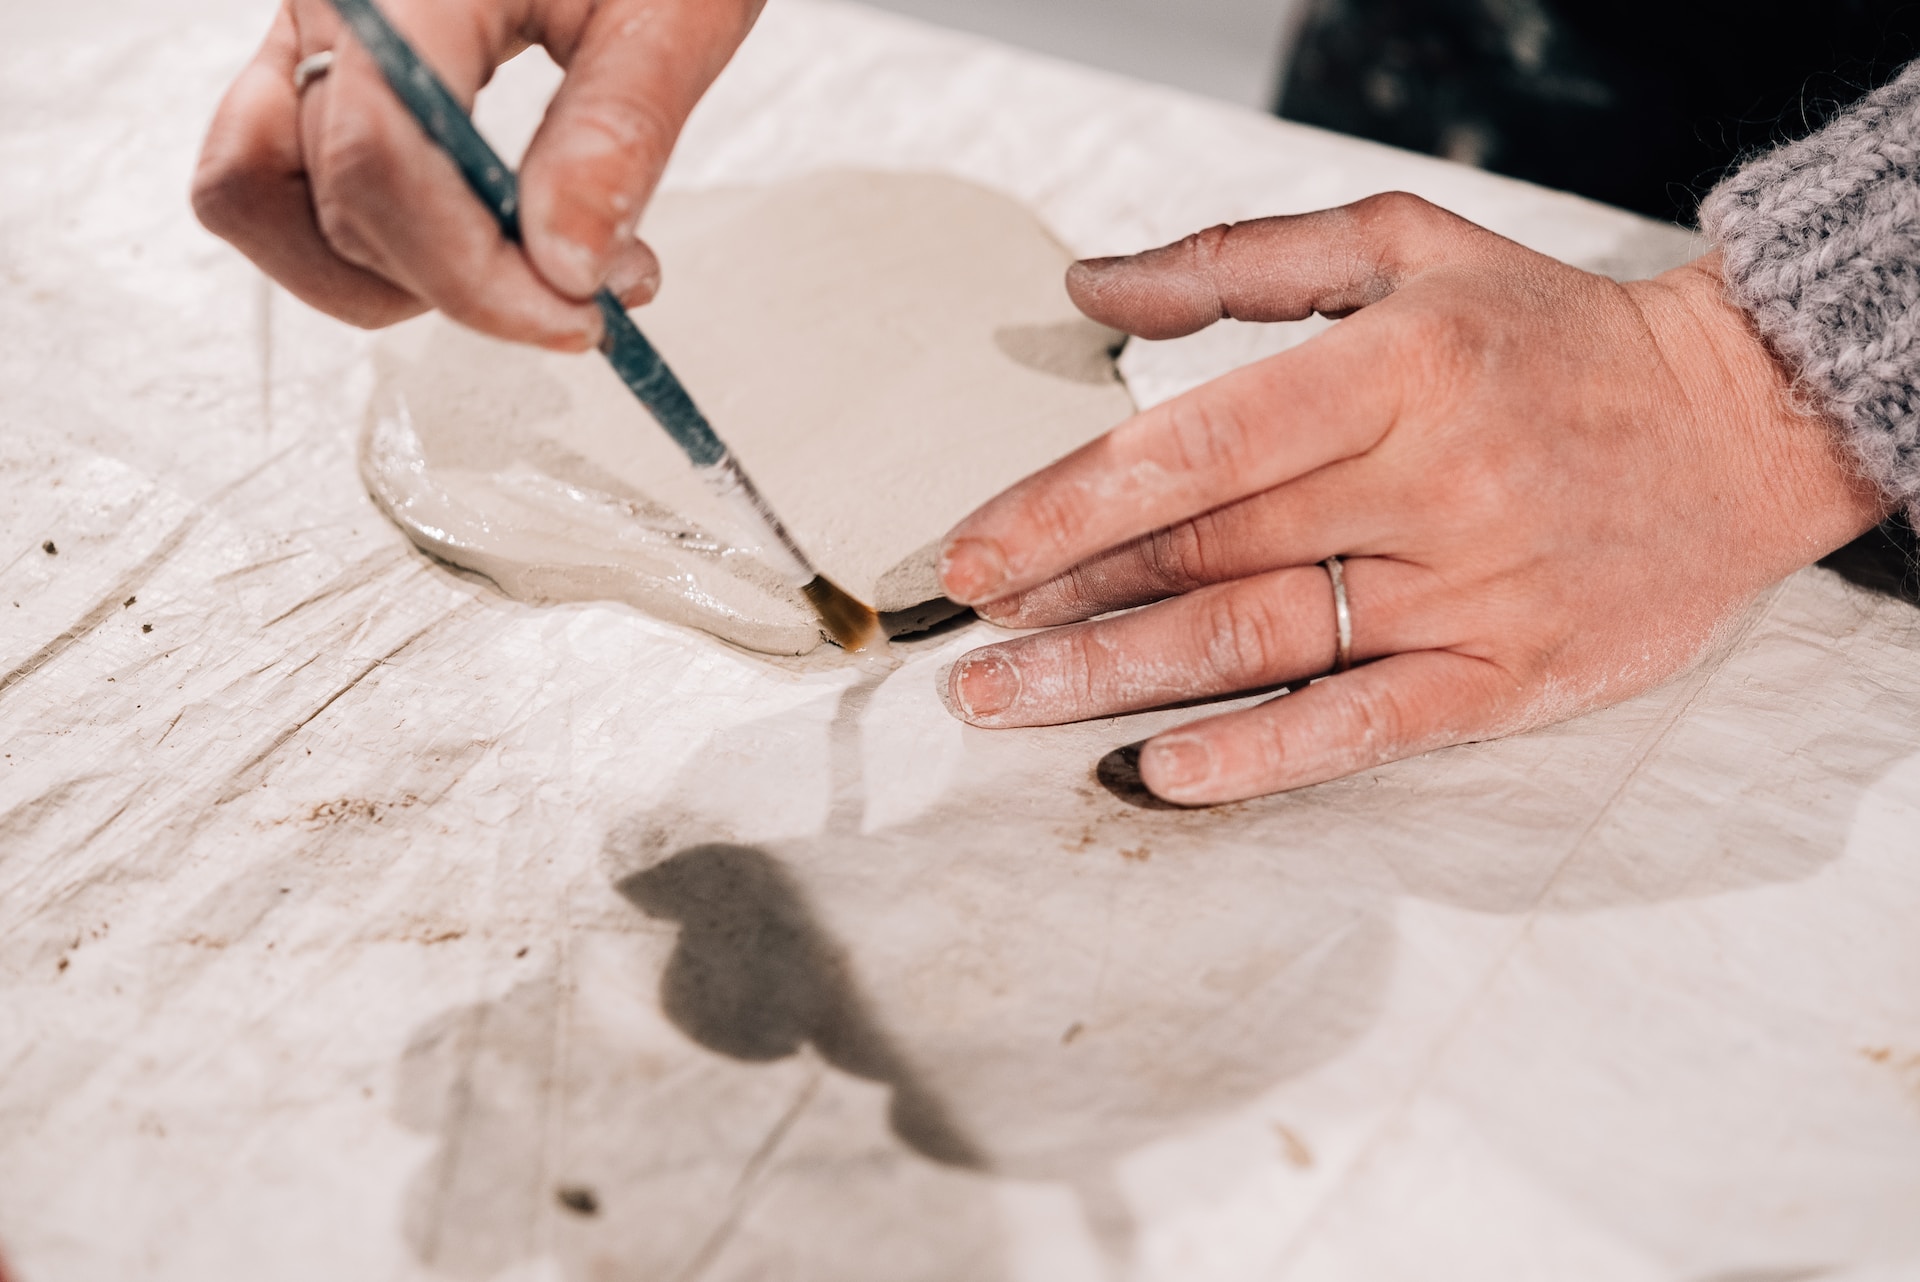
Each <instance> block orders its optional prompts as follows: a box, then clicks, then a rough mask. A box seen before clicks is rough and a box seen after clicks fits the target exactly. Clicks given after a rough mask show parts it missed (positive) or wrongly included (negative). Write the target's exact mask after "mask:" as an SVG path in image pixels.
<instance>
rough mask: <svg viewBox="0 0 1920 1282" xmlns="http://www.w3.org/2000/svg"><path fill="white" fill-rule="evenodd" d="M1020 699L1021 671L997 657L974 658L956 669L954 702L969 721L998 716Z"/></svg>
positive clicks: (964, 661)
mask: <svg viewBox="0 0 1920 1282" xmlns="http://www.w3.org/2000/svg"><path fill="white" fill-rule="evenodd" d="M1019 697H1020V669H1018V668H1016V667H1014V666H1013V664H1012V663H1010V662H1009V661H1008V660H1006V659H1004V658H1002V657H1001V656H999V655H997V654H970V655H968V656H967V657H966V658H964V659H962V660H960V662H959V663H957V664H955V665H954V667H953V698H954V702H956V703H958V704H959V705H960V711H961V712H962V713H963V714H964V715H965V716H966V718H967V720H969V721H975V720H978V719H980V718H983V717H992V716H996V715H998V714H999V713H1002V712H1005V711H1006V710H1007V709H1008V708H1010V707H1012V706H1013V701H1014V700H1015V699H1018V698H1019Z"/></svg>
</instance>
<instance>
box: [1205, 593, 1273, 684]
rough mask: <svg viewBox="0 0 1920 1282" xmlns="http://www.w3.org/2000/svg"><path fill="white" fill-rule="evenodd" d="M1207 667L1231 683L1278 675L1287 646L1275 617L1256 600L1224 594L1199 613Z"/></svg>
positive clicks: (1238, 595) (1208, 602)
mask: <svg viewBox="0 0 1920 1282" xmlns="http://www.w3.org/2000/svg"><path fill="white" fill-rule="evenodd" d="M1199 625H1200V627H1201V629H1202V631H1203V636H1202V642H1203V652H1204V653H1205V654H1206V656H1207V662H1208V665H1209V666H1210V667H1211V668H1212V669H1213V670H1214V671H1215V672H1216V673H1218V674H1219V675H1220V676H1222V677H1226V678H1228V679H1230V680H1253V681H1258V680H1263V679H1265V678H1267V677H1270V676H1274V675H1278V674H1279V671H1280V668H1281V666H1282V663H1281V660H1282V658H1283V656H1284V654H1285V646H1284V643H1283V640H1282V638H1281V636H1280V629H1279V627H1278V626H1277V621H1276V620H1275V619H1274V617H1273V613H1272V611H1271V610H1269V609H1268V608H1267V607H1266V604H1265V603H1264V602H1263V601H1262V600H1261V599H1260V598H1259V597H1257V596H1252V595H1249V594H1247V593H1244V592H1221V593H1219V594H1217V595H1215V596H1214V597H1213V598H1212V599H1210V600H1208V601H1207V602H1206V603H1205V605H1204V607H1203V609H1202V610H1201V613H1200V620H1199Z"/></svg>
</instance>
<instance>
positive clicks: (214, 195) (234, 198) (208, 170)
mask: <svg viewBox="0 0 1920 1282" xmlns="http://www.w3.org/2000/svg"><path fill="white" fill-rule="evenodd" d="M259 185H260V184H259V178H258V176H257V175H256V174H255V173H254V171H253V170H252V169H251V168H250V167H248V166H247V165H245V164H244V163H240V162H238V161H237V159H236V158H235V157H231V156H207V157H204V158H202V160H201V162H200V164H199V165H198V166H197V167H196V168H195V169H194V172H193V187H192V201H193V216H194V217H195V218H198V219H199V220H200V225H201V226H202V227H205V228H206V229H207V230H208V231H210V232H212V233H213V234H214V235H216V236H229V235H231V233H233V232H234V231H236V230H238V229H239V228H241V227H244V226H245V225H246V224H247V216H248V213H249V212H250V211H251V210H253V209H255V208H257V207H258V204H259V201H258V191H259Z"/></svg>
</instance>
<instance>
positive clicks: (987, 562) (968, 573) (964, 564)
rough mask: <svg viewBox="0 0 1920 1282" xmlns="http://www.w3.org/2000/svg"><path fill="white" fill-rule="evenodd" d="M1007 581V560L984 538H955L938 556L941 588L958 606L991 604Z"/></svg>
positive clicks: (998, 549) (997, 548) (996, 546)
mask: <svg viewBox="0 0 1920 1282" xmlns="http://www.w3.org/2000/svg"><path fill="white" fill-rule="evenodd" d="M1006 581H1007V558H1006V557H1005V556H1003V555H1002V554H1001V552H1000V547H999V545H998V544H996V543H991V542H989V541H987V540H986V539H957V540H955V541H954V542H953V543H952V544H951V545H949V546H948V548H947V550H946V551H945V552H943V553H942V554H941V556H940V586H941V587H942V588H944V589H946V593H947V597H948V599H950V600H954V601H958V602H959V603H960V604H961V605H973V604H975V603H976V602H980V601H991V600H992V599H993V598H994V597H995V596H998V595H1000V592H999V588H1000V585H1001V584H1003V583H1005V582H1006Z"/></svg>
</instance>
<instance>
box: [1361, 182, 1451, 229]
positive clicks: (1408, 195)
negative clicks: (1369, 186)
mask: <svg viewBox="0 0 1920 1282" xmlns="http://www.w3.org/2000/svg"><path fill="white" fill-rule="evenodd" d="M1353 212H1354V214H1355V215H1356V216H1357V217H1358V218H1360V219H1361V220H1362V221H1363V222H1365V223H1366V224H1367V225H1368V226H1369V227H1370V228H1373V229H1376V230H1378V231H1381V232H1385V233H1392V232H1397V231H1407V230H1411V229H1412V228H1415V227H1419V226H1423V225H1425V224H1426V223H1428V222H1429V221H1431V220H1432V218H1433V216H1434V215H1435V214H1436V213H1438V212H1439V206H1437V205H1435V204H1433V203H1432V202H1431V201H1429V200H1427V199H1426V198H1424V197H1421V196H1416V195H1414V194H1413V193H1412V192H1410V191H1382V192H1376V193H1375V194H1373V195H1371V196H1368V197H1366V198H1365V199H1363V200H1360V201H1357V202H1355V204H1354V206H1353Z"/></svg>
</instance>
